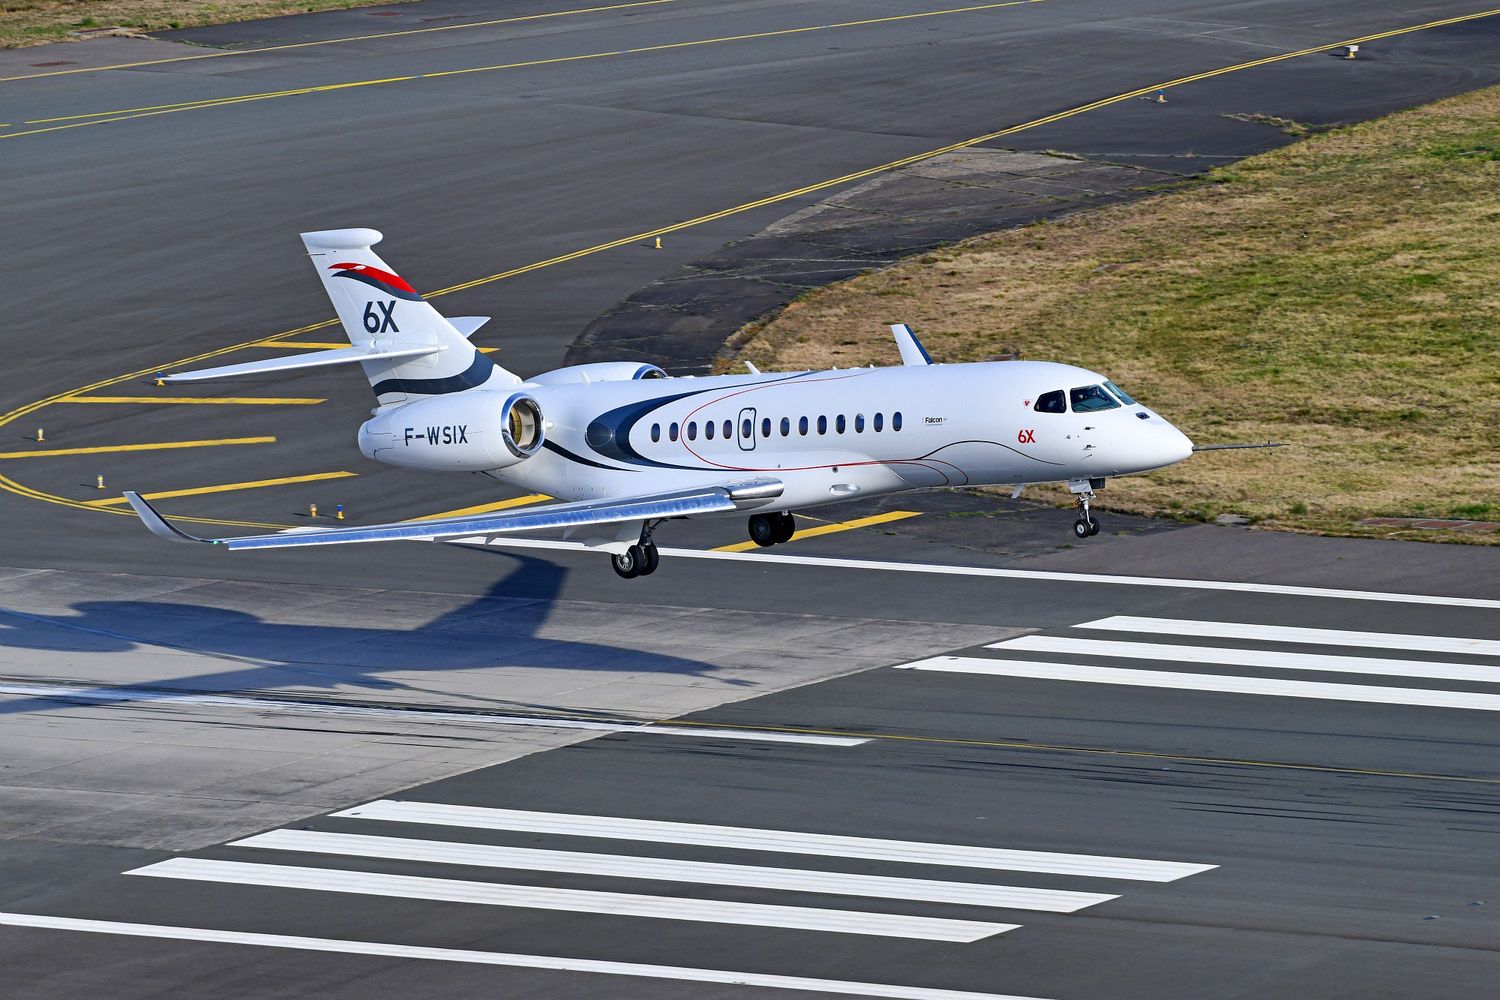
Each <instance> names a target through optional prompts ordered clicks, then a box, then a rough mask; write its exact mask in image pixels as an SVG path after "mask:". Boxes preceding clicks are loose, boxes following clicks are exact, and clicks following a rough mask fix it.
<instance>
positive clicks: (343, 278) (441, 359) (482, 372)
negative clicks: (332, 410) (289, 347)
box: [166, 229, 521, 406]
mask: <svg viewBox="0 0 1500 1000" xmlns="http://www.w3.org/2000/svg"><path fill="white" fill-rule="evenodd" d="M380 240H381V235H380V233H379V232H377V231H375V230H373V229H331V230H325V231H323V232H316V233H303V234H302V243H303V245H304V246H306V247H307V254H308V258H309V259H310V260H311V261H312V262H313V267H314V268H316V269H317V272H318V277H319V279H320V280H321V281H322V282H323V289H324V291H326V292H327V293H328V298H329V299H330V300H331V301H332V302H333V308H334V310H335V311H336V312H337V313H338V318H339V322H341V323H342V324H343V326H344V333H345V335H346V336H347V337H348V338H349V345H350V346H349V347H347V348H341V349H338V350H332V351H315V352H313V353H311V354H297V355H292V356H290V357H282V358H272V359H268V360H265V361H251V362H248V363H245V364H239V365H224V366H222V367H219V368H208V369H203V370H200V371H192V372H179V373H176V374H173V375H168V376H167V377H166V380H167V381H169V382H193V381H198V380H201V379H210V378H228V377H232V376H239V375H254V374H261V373H265V372H274V371H295V370H299V369H303V368H316V367H322V366H324V365H335V364H346V363H355V362H358V363H359V365H360V367H361V368H363V369H364V372H365V377H366V378H367V379H369V382H370V388H371V389H372V390H374V392H375V396H376V399H377V400H378V401H379V403H380V405H381V406H395V405H399V404H401V403H405V402H408V401H410V400H413V399H423V398H426V397H429V396H441V395H447V394H450V393H455V392H463V391H464V390H466V389H477V388H479V387H481V386H489V387H492V388H500V387H505V386H511V385H516V384H517V383H519V382H520V381H521V380H520V379H519V378H518V377H517V376H516V375H515V374H513V373H512V372H509V371H506V370H505V369H504V368H501V367H500V366H499V365H497V364H495V363H494V362H492V361H491V360H490V359H489V358H487V357H485V355H484V354H483V353H482V352H481V351H479V350H478V349H477V348H476V347H475V346H474V345H473V344H471V343H469V337H470V336H472V335H473V334H474V332H475V331H476V330H478V329H479V328H480V327H481V326H483V325H484V323H485V322H486V320H487V317H483V316H459V317H454V318H453V319H448V318H446V317H445V316H443V315H442V314H441V313H439V312H438V311H437V310H436V309H434V308H433V307H432V305H431V304H430V303H428V302H427V301H426V300H424V299H423V298H422V295H421V293H420V292H418V291H417V290H416V289H415V288H413V287H412V286H411V285H410V284H408V283H407V281H406V280H405V279H404V278H402V277H401V276H400V275H399V274H397V273H396V272H395V271H392V270H391V269H390V267H388V266H387V265H386V263H385V261H383V260H381V259H380V257H379V255H377V254H376V253H375V250H374V246H375V244H377V243H379V242H380Z"/></svg>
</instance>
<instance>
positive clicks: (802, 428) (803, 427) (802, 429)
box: [797, 417, 807, 437]
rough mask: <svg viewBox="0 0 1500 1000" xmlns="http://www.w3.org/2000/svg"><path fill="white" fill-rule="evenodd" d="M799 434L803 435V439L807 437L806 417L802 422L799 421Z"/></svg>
mask: <svg viewBox="0 0 1500 1000" xmlns="http://www.w3.org/2000/svg"><path fill="white" fill-rule="evenodd" d="M797 433H798V434H801V435H802V436H803V437H807V418H806V417H803V418H802V419H801V420H798V421H797Z"/></svg>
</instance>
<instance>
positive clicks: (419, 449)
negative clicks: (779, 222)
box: [125, 229, 1194, 578]
mask: <svg viewBox="0 0 1500 1000" xmlns="http://www.w3.org/2000/svg"><path fill="white" fill-rule="evenodd" d="M380 239H381V235H380V233H378V232H376V231H374V230H372V229H340V230H333V231H329V232H319V233H303V234H302V240H303V242H304V243H305V244H306V246H307V252H308V255H309V256H310V257H311V258H312V262H313V265H314V266H315V267H316V268H317V272H318V276H319V277H320V278H321V279H322V281H323V287H324V288H325V289H326V290H327V292H328V295H329V298H331V299H332V300H333V304H334V307H335V309H337V311H338V316H339V319H340V320H341V321H342V322H343V325H344V330H345V331H346V332H347V333H348V335H349V340H350V343H351V345H352V346H350V347H345V348H340V349H337V350H326V351H317V352H314V353H311V354H302V355H295V356H291V357H285V358H277V359H271V360H267V361H254V362H249V363H247V364H238V365H226V366H224V367H220V368H210V369H204V370H200V371H191V372H182V373H179V374H174V375H169V376H166V380H167V381H169V382H192V381H197V380H200V379H212V378H227V377H233V376H245V375H257V374H262V373H265V372H282V371H301V370H304V369H308V368H314V367H320V366H323V365H336V364H346V363H356V362H357V363H358V364H359V365H360V367H362V368H363V369H364V372H365V376H366V377H367V378H368V379H369V380H370V385H371V387H372V388H373V389H374V391H375V397H376V400H377V402H378V404H379V405H377V406H376V407H375V409H374V411H373V414H372V416H371V418H370V419H369V420H367V421H365V423H364V425H363V426H361V427H360V429H359V449H360V451H361V452H363V453H364V455H365V456H366V457H367V458H371V459H374V460H375V461H377V462H384V463H385V464H387V465H395V466H400V467H402V468H408V469H427V470H434V471H448V472H479V473H483V474H485V475H487V476H491V477H493V478H494V479H496V480H499V481H501V482H504V483H509V484H512V485H514V486H517V487H520V488H521V489H524V490H527V491H529V492H534V493H545V494H547V495H549V496H552V497H556V498H558V499H560V500H563V501H565V502H563V503H558V504H554V505H551V506H546V507H539V508H535V509H532V510H524V511H522V510H513V511H508V512H501V513H492V514H482V515H477V516H466V517H452V518H445V519H437V520H429V521H420V522H416V523H402V524H380V525H373V526H370V527H337V528H316V529H292V530H289V531H283V532H279V533H275V534H264V535H254V536H248V537H240V538H212V539H209V538H196V537H194V536H192V535H189V534H187V533H185V532H183V531H181V530H179V529H178V528H176V527H174V526H173V525H171V524H169V523H168V522H167V521H166V520H165V519H164V518H163V517H162V516H161V515H160V514H158V513H157V512H156V510H154V509H153V508H152V507H151V505H150V504H149V503H147V502H146V501H145V500H144V499H142V498H141V496H140V494H138V493H133V492H127V493H126V494H125V496H126V497H127V498H128V499H129V501H130V504H131V506H132V507H134V508H135V511H136V513H137V514H139V515H140V517H141V520H142V521H144V522H145V523H146V526H147V527H148V528H150V529H151V530H152V531H153V532H155V533H156V534H158V535H161V536H162V537H164V538H169V539H172V540H174V541H191V542H207V543H210V544H213V545H218V546H222V547H223V548H226V549H271V548H291V547H293V546H304V545H336V544H341V543H347V542H378V541H389V540H394V539H419V540H425V541H444V542H466V543H487V544H497V543H503V540H504V539H505V538H506V537H508V536H515V535H531V534H533V533H537V532H551V533H554V534H555V533H558V532H561V533H562V536H563V537H564V538H570V539H573V540H575V541H579V542H582V543H584V544H585V545H589V546H593V547H597V548H600V549H601V550H603V551H605V552H607V553H609V555H610V559H611V563H612V565H613V567H614V570H615V572H616V573H618V574H619V575H620V576H622V577H626V578H630V577H636V576H642V575H645V574H649V573H652V572H654V571H655V570H656V567H657V563H658V561H659V555H658V552H657V548H656V544H655V542H654V541H653V535H654V533H655V531H656V529H657V528H658V526H659V525H661V524H662V522H664V521H668V520H671V519H674V518H683V517H708V516H718V515H728V514H737V513H744V512H751V513H750V515H749V532H750V538H751V539H752V540H753V541H755V542H756V543H757V544H758V545H775V544H777V543H778V542H784V541H786V540H787V539H789V538H791V536H792V532H793V520H792V514H791V512H792V511H794V510H807V509H809V508H812V507H818V506H822V505H824V504H830V503H837V502H839V501H841V500H849V499H852V498H855V497H877V496H881V495H884V494H888V493H897V492H901V491H903V490H914V489H926V488H929V487H936V486H972V485H984V484H1001V483H1004V484H1014V485H1015V486H1016V492H1017V493H1018V494H1019V492H1020V488H1021V486H1023V485H1025V484H1029V483H1043V482H1066V483H1067V484H1068V488H1069V489H1070V490H1071V491H1072V492H1073V493H1074V494H1075V495H1076V497H1077V503H1078V511H1079V516H1078V520H1077V521H1076V522H1075V523H1074V525H1073V532H1074V534H1075V535H1077V536H1078V537H1079V538H1087V537H1089V536H1090V535H1095V534H1098V532H1099V522H1098V520H1097V519H1095V518H1094V517H1092V516H1091V514H1090V512H1089V502H1090V501H1091V500H1092V499H1093V498H1094V491H1095V490H1097V489H1100V488H1101V487H1103V485H1104V483H1105V480H1106V479H1107V478H1108V477H1110V476H1124V475H1130V474H1132V473H1138V472H1146V471H1148V470H1151V469H1159V468H1162V467H1163V466H1167V465H1171V464H1173V463H1174V462H1180V461H1182V460H1183V459H1185V458H1187V457H1188V456H1189V455H1190V454H1192V452H1193V450H1194V449H1193V444H1192V442H1191V441H1189V440H1188V439H1187V437H1186V436H1184V435H1183V434H1182V433H1181V432H1180V431H1178V430H1177V428H1175V427H1173V426H1172V425H1171V424H1170V423H1168V422H1167V421H1166V420H1164V419H1162V417H1160V416H1159V415H1157V414H1156V413H1155V412H1154V411H1153V410H1151V409H1149V408H1148V407H1146V406H1143V405H1142V404H1140V403H1137V402H1136V401H1135V400H1133V399H1131V398H1130V396H1128V395H1126V393H1125V392H1124V390H1122V389H1121V388H1119V387H1118V386H1116V385H1115V384H1114V383H1112V382H1110V381H1109V380H1108V379H1106V378H1105V377H1104V376H1103V375H1100V374H1098V373H1096V372H1091V371H1088V370H1086V369H1083V368H1074V367H1071V366H1069V365H1059V364H1050V363H1045V362H1033V361H1001V362H983V363H979V364H952V365H944V364H934V363H933V362H932V359H931V358H930V357H928V355H927V352H926V351H925V350H924V349H923V347H922V345H921V344H920V343H919V342H918V341H917V338H916V337H915V336H914V335H913V334H912V332H911V330H909V329H908V328H907V327H906V326H904V325H897V326H893V327H892V328H891V330H892V332H893V333H894V334H895V338H896V345H897V347H898V348H899V350H900V353H901V361H902V364H901V365H900V366H898V367H892V368H852V369H833V370H831V371H813V372H776V373H771V372H766V373H762V372H759V371H756V370H755V369H753V368H752V369H751V372H750V374H748V375H715V376H711V377H704V378H694V377H691V376H685V377H678V378H673V377H668V376H667V374H666V373H665V372H664V371H662V370H661V369H660V368H658V367H657V366H655V365H650V364H641V363H638V362H633V361H621V362H602V363H597V364H587V365H574V366H572V367H568V368H561V369H558V370H557V371H552V372H547V373H546V374H544V375H538V376H536V377H534V378H531V379H523V378H522V377H521V376H519V375H516V374H514V373H512V372H509V371H506V370H505V369H504V368H501V367H500V366H499V365H496V364H494V363H493V362H492V361H490V359H489V358H487V357H486V356H485V355H484V354H482V353H480V352H479V351H478V350H477V349H475V347H474V346H473V345H472V344H470V343H469V339H468V338H469V337H470V336H472V335H473V333H474V331H475V330H477V329H479V327H480V326H481V325H482V324H483V323H484V322H485V318H483V317H472V316H470V317H457V318H453V319H447V318H444V317H443V316H442V315H440V314H439V313H438V311H437V310H436V309H434V308H433V307H432V306H431V305H429V304H428V303H427V302H425V301H424V300H423V299H422V296H421V295H419V294H418V293H417V292H416V290H414V289H413V288H412V287H411V286H410V285H409V284H407V283H406V282H405V281H404V280H402V279H401V278H400V277H399V276H398V275H397V274H395V273H394V272H393V271H391V270H390V269H389V268H388V267H387V266H386V265H385V263H384V262H383V261H382V260H381V259H380V258H379V257H378V256H376V254H375V253H374V251H373V250H372V249H371V248H372V247H373V246H374V245H375V244H377V243H379V242H380Z"/></svg>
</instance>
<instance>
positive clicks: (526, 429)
mask: <svg viewBox="0 0 1500 1000" xmlns="http://www.w3.org/2000/svg"><path fill="white" fill-rule="evenodd" d="M500 415H501V422H502V424H503V425H504V428H505V429H504V430H503V431H501V434H500V436H501V438H502V439H503V440H504V441H505V447H507V448H509V449H510V453H511V454H512V455H514V456H516V458H530V457H531V456H532V455H535V454H536V452H537V449H539V448H540V447H541V446H542V443H543V441H544V440H545V437H546V435H545V433H544V432H543V430H542V408H541V406H539V405H538V404H537V401H536V400H534V399H532V398H531V397H530V396H526V395H522V394H521V393H517V394H516V395H514V396H512V397H510V398H509V399H507V400H506V401H505V406H504V408H502V410H501V411H500Z"/></svg>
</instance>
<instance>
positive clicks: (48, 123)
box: [0, 0, 1047, 139]
mask: <svg viewBox="0 0 1500 1000" xmlns="http://www.w3.org/2000/svg"><path fill="white" fill-rule="evenodd" d="M1045 2H1047V0H998V2H992V3H982V4H973V5H970V6H966V7H950V8H947V9H945V10H924V11H917V12H915V13H910V14H893V15H890V16H887V17H868V18H861V19H859V20H856V21H838V22H834V23H831V24H811V25H805V26H803V27H800V28H778V29H775V30H772V31H756V32H750V33H747V34H742V35H721V36H718V37H715V38H695V39H692V40H690V41H686V42H664V43H662V44H660V45H642V46H638V47H636V48H629V49H609V50H606V51H602V52H584V53H580V54H578V55H571V56H555V57H553V58H550V59H526V60H521V61H519V62H510V63H496V64H494V65H491V66H469V67H465V68H463V69H446V70H434V71H432V72H430V73H410V74H406V75H403V76H390V77H381V78H378V79H374V80H350V81H347V82H344V83H326V84H320V85H317V86H309V87H293V88H289V89H287V90H270V91H264V92H261V93H252V94H234V95H230V96H226V97H209V98H202V99H200V100H196V101H178V102H176V103H172V104H150V105H143V106H141V107H134V108H116V109H114V110H111V111H89V112H85V113H81V114H74V115H58V116H55V117H51V118H31V119H27V120H26V121H25V122H24V124H26V125H38V126H42V127H41V128H33V129H25V130H23V131H20V132H7V133H5V134H0V139H17V138H20V137H21V136H27V135H40V134H42V133H44V132H56V131H60V130H62V129H71V128H81V127H83V126H87V125H104V124H108V123H110V122H119V121H130V120H132V119H136V118H151V117H155V116H157V115H165V114H172V113H174V112H178V111H200V110H203V109H206V108H216V107H224V106H227V105H231V104H244V103H247V102H250V101H268V100H274V99H276V98H282V97H301V96H304V95H307V94H322V93H330V92H332V91H336V90H352V89H357V88H361V87H378V86H385V85H388V84H393V83H413V82H416V81H420V80H439V79H443V78H445V77H450V76H467V75H470V74H474V73H498V72H502V71H505V70H513V69H531V68H534V67H537V66H558V65H564V64H567V63H575V62H585V61H589V60H596V59H616V58H620V57H623V56H637V55H647V54H650V53H655V52H670V51H673V50H676V49H687V48H699V47H702V46H705V45H724V44H728V43H730V42H748V41H759V40H763V39H767V38H780V37H785V36H787V35H802V34H807V33H809V32H816V31H834V30H839V29H844V28H863V27H869V26H871V25H877V24H892V23H896V22H900V21H910V20H915V19H917V18H928V17H943V16H946V15H951V14H969V13H974V12H977V11H985V10H997V9H1000V8H1002V7H1022V6H1029V5H1031V4H1037V3H1045Z"/></svg>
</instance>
